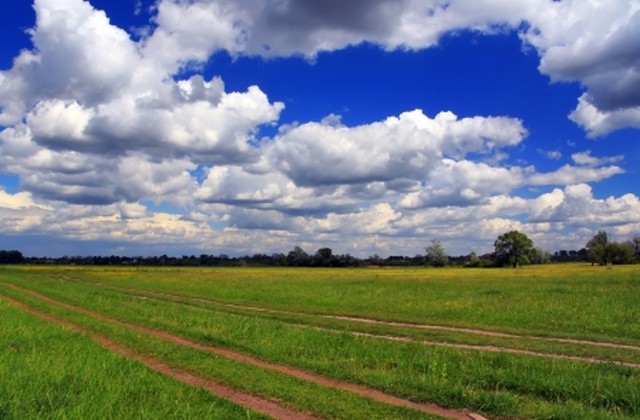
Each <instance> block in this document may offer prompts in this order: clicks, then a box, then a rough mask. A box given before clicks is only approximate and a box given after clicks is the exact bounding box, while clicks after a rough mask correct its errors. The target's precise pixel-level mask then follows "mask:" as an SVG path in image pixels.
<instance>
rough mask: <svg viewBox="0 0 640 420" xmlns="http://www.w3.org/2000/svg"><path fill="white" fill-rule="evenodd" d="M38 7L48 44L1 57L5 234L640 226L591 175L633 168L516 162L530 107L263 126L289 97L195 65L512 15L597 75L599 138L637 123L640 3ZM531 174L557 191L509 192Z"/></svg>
mask: <svg viewBox="0 0 640 420" xmlns="http://www.w3.org/2000/svg"><path fill="white" fill-rule="evenodd" d="M34 9H35V11H36V16H37V23H36V26H35V27H34V28H33V29H32V30H31V31H30V34H31V38H32V41H33V45H34V47H33V48H32V49H31V50H25V51H22V52H21V53H20V54H19V55H18V56H17V57H16V59H15V61H14V63H13V66H12V68H11V69H9V70H7V71H2V72H0V124H1V125H2V126H3V129H2V131H1V132H0V166H1V167H2V168H3V171H4V172H7V173H9V174H14V175H18V176H19V178H20V188H21V189H22V192H19V193H16V194H9V193H7V192H5V191H4V190H0V220H2V224H3V226H4V227H5V228H4V232H9V233H11V234H22V233H24V234H28V233H34V232H39V233H43V234H52V235H61V236H64V237H66V238H72V239H76V240H108V241H127V242H129V243H140V244H143V243H159V244H166V243H179V244H190V245H191V246H194V247H199V248H201V249H208V250H211V247H214V246H218V247H226V249H228V250H229V252H233V251H236V252H239V253H241V252H249V251H255V252H264V251H266V250H278V251H281V250H284V249H286V247H287V246H291V247H292V246H293V245H295V244H305V246H310V247H314V246H317V247H320V246H322V245H323V244H322V242H323V241H329V242H331V243H334V244H335V245H336V246H338V247H343V248H342V249H340V251H341V252H345V251H347V252H348V251H350V249H354V250H356V249H357V250H358V251H359V252H361V253H374V252H380V251H381V250H385V249H393V250H397V251H398V252H399V253H405V254H408V255H410V254H412V253H415V252H421V251H422V249H423V247H424V244H423V243H422V242H424V241H425V239H424V238H425V235H428V236H429V237H432V236H434V232H438V236H442V237H441V238H440V239H442V240H443V242H447V241H449V244H450V245H451V251H452V252H456V250H458V252H468V251H469V245H470V244H471V245H472V246H473V247H485V249H486V243H489V245H490V244H491V243H492V240H493V239H494V238H495V236H496V235H498V234H500V233H502V232H503V231H504V230H508V229H519V230H523V231H525V232H527V233H530V234H531V235H532V236H534V237H535V238H541V240H542V238H545V239H544V240H546V241H547V243H548V244H549V245H551V246H555V243H554V241H557V243H560V242H561V241H565V242H566V239H563V237H562V234H564V233H566V231H565V230H564V229H566V227H567V226H569V225H571V226H577V227H578V228H579V229H584V232H583V231H576V232H577V233H576V232H574V233H571V235H574V236H570V235H569V236H567V237H571V238H572V240H575V241H581V240H582V237H583V236H584V235H586V233H585V232H588V231H589V229H595V228H598V227H600V226H609V227H612V228H613V229H615V230H616V232H631V231H632V230H633V229H637V228H638V220H640V216H639V215H638V208H639V207H640V206H639V204H638V197H636V196H635V195H632V194H627V195H623V196H621V197H610V198H607V199H604V200H603V199H598V198H595V197H594V196H593V193H592V191H591V187H589V186H588V185H587V184H586V183H589V182H597V181H600V180H603V179H606V178H609V177H612V176H614V175H617V174H621V173H623V172H624V169H623V168H622V167H621V166H618V165H619V162H620V161H621V158H620V157H619V156H613V157H595V156H592V155H591V153H590V152H589V151H585V152H579V153H574V154H573V155H572V156H571V157H572V159H573V162H574V163H575V166H574V165H564V166H561V167H559V168H557V169H552V170H549V171H547V172H539V171H538V170H537V169H536V168H535V167H533V166H516V165H511V166H509V163H508V155H507V151H509V148H511V147H514V146H518V145H522V144H523V142H524V139H525V138H526V136H527V135H528V133H527V130H526V129H525V126H524V122H522V121H521V120H519V119H517V118H511V117H499V116H497V117H496V116H475V117H466V118H460V117H458V116H456V115H455V114H453V113H452V112H450V111H445V112H440V113H438V114H437V115H435V116H434V117H430V116H428V115H425V114H424V112H423V111H422V110H419V109H418V110H413V111H408V112H402V111H403V110H398V115H397V116H389V117H388V118H386V119H382V120H380V121H373V122H368V123H362V124H360V125H357V126H353V127H349V126H346V125H343V124H342V123H341V122H340V119H339V117H337V116H335V115H332V116H330V117H329V118H326V119H325V120H323V121H320V122H308V123H304V124H298V125H292V126H281V127H280V130H279V132H278V134H277V135H275V136H274V137H273V138H270V139H257V138H256V137H257V136H258V132H259V129H260V127H261V126H263V125H265V124H273V125H275V124H277V123H278V122H279V118H280V115H281V113H282V111H283V109H284V105H283V104H282V103H280V102H276V101H274V100H272V99H270V98H269V96H268V95H267V93H266V92H265V91H263V90H262V89H261V88H260V87H258V86H250V87H249V88H247V89H246V90H245V91H242V92H228V91H227V90H226V89H225V85H224V82H223V80H222V79H221V78H220V77H215V76H213V77H209V76H207V77H206V78H205V77H204V76H203V75H200V74H198V73H200V71H199V66H202V65H203V64H204V63H205V62H206V61H207V60H208V59H209V57H210V56H211V54H213V53H215V52H217V51H221V50H225V51H227V52H229V53H230V54H231V55H232V56H237V55H242V54H247V55H254V54H255V55H262V56H265V57H276V56H289V55H304V56H306V57H309V58H314V57H315V56H316V55H317V54H319V53H320V52H322V51H332V50H336V49H340V48H344V47H345V46H347V45H354V44H360V43H363V42H372V43H375V44H377V45H380V46H381V47H382V48H384V49H387V50H392V49H398V48H400V49H422V48H428V47H430V46H433V45H435V44H437V43H438V41H439V39H440V37H442V36H443V35H444V34H446V33H450V32H451V31H458V30H473V31H479V32H482V33H495V32H499V31H503V30H509V28H518V29H519V30H520V34H521V37H522V39H523V41H524V42H525V43H527V45H529V46H533V47H534V48H535V49H536V50H537V51H538V53H539V55H540V59H541V61H540V71H541V72H543V73H544V74H547V75H549V76H550V77H551V79H552V80H554V81H578V82H580V83H581V84H582V85H583V86H584V88H585V89H586V92H585V94H584V95H583V96H582V97H581V98H580V99H579V102H578V107H577V108H576V110H575V111H574V112H573V113H572V114H571V118H572V119H573V120H574V121H575V122H576V123H578V124H580V125H582V126H583V127H584V128H585V129H587V131H588V134H589V135H590V136H592V137H596V136H600V135H603V134H606V133H608V132H611V131H613V130H616V129H619V128H622V127H628V126H631V127H640V112H639V111H638V109H640V98H639V97H638V92H640V89H637V87H638V84H639V83H640V82H639V79H638V76H637V75H638V74H640V71H639V68H638V56H639V55H640V53H639V51H638V48H639V47H638V43H637V42H634V41H635V39H636V38H637V35H639V34H638V28H640V25H638V24H637V23H638V19H640V11H639V10H640V5H638V4H637V3H636V2H633V1H629V0H619V1H610V2H582V1H577V0H574V1H572V0H565V1H562V2H547V1H542V0H526V1H520V2H513V1H507V0H481V1H477V2H472V3H469V2H462V1H459V0H452V1H447V2H442V1H439V0H433V1H423V0H400V1H392V0H367V1H365V0H356V1H349V2H344V1H337V0H330V1H327V0H324V1H319V0H313V1H280V0H270V1H258V0H234V1H231V0H207V1H203V0H193V1H181V0H160V1H158V2H157V12H156V14H155V17H154V20H153V22H151V24H150V26H149V27H148V28H146V32H145V35H143V37H142V38H141V39H140V40H138V41H136V40H133V39H132V38H131V37H130V36H129V34H128V33H127V32H125V31H124V30H122V29H120V28H117V27H116V26H114V25H112V24H111V23H110V21H109V19H108V17H107V16H106V14H105V13H104V12H102V11H99V10H96V9H94V8H92V7H91V5H90V3H88V2H85V1H81V0H36V1H35V4H34ZM525 21H526V24H525V23H523V22H525ZM547 156H548V157H549V158H551V159H559V158H560V157H561V153H560V151H550V152H547ZM526 186H537V187H545V186H553V187H556V186H557V187H558V188H555V189H553V190H552V191H550V192H545V193H542V194H541V195H540V196H539V197H534V198H530V199H527V198H523V197H518V196H513V195H512V194H514V191H516V190H517V189H518V188H521V187H526ZM141 201H142V202H146V203H150V202H153V203H154V204H155V205H158V206H160V205H162V204H167V203H168V204H171V205H178V206H180V208H181V211H183V212H184V215H179V214H169V213H167V212H164V211H161V210H157V209H154V208H153V207H148V206H151V205H150V204H147V205H144V204H142V203H141ZM159 208H161V207H159ZM559 232H560V233H559ZM581 235H582V236H581ZM547 238H548V239H547ZM563 243H564V242H563ZM483 244H484V245H483ZM445 245H447V243H445ZM489 247H490V246H489ZM476 249H481V248H476Z"/></svg>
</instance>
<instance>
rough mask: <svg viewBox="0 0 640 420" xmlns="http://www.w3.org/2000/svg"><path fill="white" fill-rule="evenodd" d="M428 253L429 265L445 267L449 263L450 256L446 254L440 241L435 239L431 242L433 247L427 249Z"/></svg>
mask: <svg viewBox="0 0 640 420" xmlns="http://www.w3.org/2000/svg"><path fill="white" fill-rule="evenodd" d="M426 251H427V255H426V260H427V264H429V265H432V266H434V267H444V266H445V265H447V264H448V263H449V256H448V255H447V253H446V252H445V250H444V247H443V246H442V243H440V241H439V240H437V239H433V240H432V241H431V245H429V246H428V247H427V249H426Z"/></svg>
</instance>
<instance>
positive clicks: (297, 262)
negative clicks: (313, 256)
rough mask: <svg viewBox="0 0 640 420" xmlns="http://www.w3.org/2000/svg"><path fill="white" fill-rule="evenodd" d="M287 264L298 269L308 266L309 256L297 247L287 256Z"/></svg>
mask: <svg viewBox="0 0 640 420" xmlns="http://www.w3.org/2000/svg"><path fill="white" fill-rule="evenodd" d="M287 264H288V265H293V266H297V267H302V266H306V265H308V264H309V254H307V253H306V252H305V251H304V249H302V248H301V247H299V246H295V247H294V248H293V250H291V251H289V254H287Z"/></svg>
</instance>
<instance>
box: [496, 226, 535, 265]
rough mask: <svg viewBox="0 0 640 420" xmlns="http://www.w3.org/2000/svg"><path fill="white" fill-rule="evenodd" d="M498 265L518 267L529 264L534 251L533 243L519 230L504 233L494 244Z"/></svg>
mask: <svg viewBox="0 0 640 420" xmlns="http://www.w3.org/2000/svg"><path fill="white" fill-rule="evenodd" d="M493 246H494V247H495V260H496V265H499V266H505V265H510V266H512V267H514V268H515V267H517V266H518V265H521V264H523V263H527V262H529V259H528V257H529V255H530V254H531V252H532V250H533V241H532V240H531V239H529V237H528V236H527V235H525V234H524V233H520V232H518V231H517V230H512V231H511V232H507V233H503V234H502V235H500V236H498V239H496V241H495V242H494V244H493Z"/></svg>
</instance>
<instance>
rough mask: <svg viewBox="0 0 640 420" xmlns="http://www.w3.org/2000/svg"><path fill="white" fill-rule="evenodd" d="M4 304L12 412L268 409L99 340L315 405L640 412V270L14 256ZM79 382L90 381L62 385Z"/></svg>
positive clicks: (351, 412) (345, 410)
mask: <svg viewBox="0 0 640 420" xmlns="http://www.w3.org/2000/svg"><path fill="white" fill-rule="evenodd" d="M16 304H22V305H26V307H27V308H31V309H33V310H34V311H38V313H40V314H49V315H52V316H55V317H56V318H55V319H56V320H57V321H53V320H48V321H45V320H42V319H39V318H38V317H37V316H36V315H34V314H30V313H27V312H26V310H25V307H18V306H16ZM0 312H1V313H2V321H0V328H2V334H1V335H0V348H2V349H3V352H2V356H0V373H1V374H2V377H3V378H4V377H5V375H9V374H10V373H11V370H12V369H13V370H15V371H16V373H15V374H14V375H13V376H15V380H12V381H4V380H3V381H2V382H1V385H0V397H2V399H1V400H0V418H24V415H23V414H25V413H26V414H27V416H29V414H37V415H39V416H43V417H72V418H80V417H84V418H86V416H85V414H86V413H87V412H88V411H93V412H94V414H95V413H97V414H96V415H94V417H96V416H97V417H120V415H119V414H120V413H119V412H116V413H111V412H109V411H108V409H109V408H108V407H103V406H102V404H106V403H105V402H104V401H112V402H115V404H116V406H118V405H119V404H123V405H126V406H127V409H128V410H132V411H131V415H132V416H134V417H149V418H157V417H158V413H165V414H164V415H170V416H172V417H186V418H202V417H203V416H204V417H208V418H215V417H223V418H246V417H247V416H251V415H253V416H255V417H259V416H260V414H259V412H260V410H259V409H258V410H257V411H258V412H254V411H252V410H254V409H253V408H251V407H248V406H247V405H245V404H243V403H242V402H240V403H238V402H236V404H233V403H230V402H227V401H225V399H224V398H219V397H216V396H213V395H211V393H207V392H205V391H203V390H200V389H198V388H197V387H189V386H187V385H184V384H180V383H178V382H176V381H174V380H173V379H171V378H169V377H167V376H166V375H164V376H163V375H162V374H160V373H158V372H153V371H152V370H150V369H149V368H148V367H145V365H144V363H142V364H141V363H140V362H136V361H135V360H131V357H126V355H125V356H122V355H119V354H113V353H114V352H113V351H110V350H108V349H105V348H104V347H101V346H100V344H98V343H96V342H95V340H91V339H90V337H91V334H94V335H95V334H97V335H100V336H101V337H106V338H107V339H109V340H112V341H113V342H114V343H117V344H118V345H120V346H124V347H126V348H127V349H131V350H132V351H134V352H135V353H136V354H137V355H143V356H145V357H149V358H153V359H155V360H159V361H162V363H164V364H166V365H167V366H170V367H171V368H173V369H178V370H180V371H181V372H188V373H189V372H190V374H193V375H198V377H199V378H201V380H203V381H207V380H210V381H214V382H216V383H218V384H221V385H222V386H226V387H229V388H232V389H235V390H237V391H238V392H242V393H245V394H247V395H251V396H255V397H258V398H261V399H262V400H265V401H272V402H275V404H276V405H280V406H282V407H284V408H286V409H289V410H292V412H294V413H299V414H300V415H302V414H304V415H313V416H315V417H321V418H345V419H346V418H349V419H354V418H362V419H365V418H367V419H369V418H421V417H425V418H429V417H432V416H433V415H436V414H439V415H443V416H451V417H456V416H458V418H464V416H465V413H464V412H463V411H462V410H468V411H470V412H475V413H480V414H481V415H483V416H485V417H487V418H492V417H519V418H567V419H574V418H638V417H640V267H638V266H615V267H609V268H603V267H591V266H589V265H549V266H531V267H524V268H521V269H517V270H512V269H459V268H457V269H454V268H451V269H449V268H447V269H431V268H384V269H381V268H367V269H284V268H277V269H276V268H269V269H264V268H260V269H259V268H215V269H214V268H183V269H176V268H123V267H114V268H111V267H97V268H94V267H91V268H88V267H26V266H16V267H11V266H6V267H0ZM64 322H66V323H69V325H73V326H75V331H69V330H68V327H62V326H60V324H61V323H64ZM63 336H64V338H61V337H63ZM16 343H19V344H16ZM6 349H9V350H7V351H5V350H6ZM65 357H68V358H67V359H65ZM46 358H55V359H56V360H60V361H61V362H60V363H59V365H61V367H60V368H56V370H57V371H58V372H57V373H55V371H54V372H47V375H48V374H49V373H51V374H52V375H54V376H55V375H57V376H55V377H54V378H49V379H47V375H40V374H39V372H41V371H45V370H47V369H46V365H45V363H46V362H44V361H41V362H37V360H45V359H46ZM38 363H41V364H38ZM15 366H18V367H19V368H18V369H15ZM76 369H79V372H80V373H75V372H76ZM123 372H126V373H123ZM67 376H69V377H72V378H76V379H77V381H78V382H77V383H78V384H80V385H76V388H73V387H72V388H73V389H68V390H65V388H64V387H62V391H59V389H60V386H59V384H60V383H61V382H65V381H64V380H62V381H61V380H60V378H61V377H62V378H66V377H67ZM149 378H152V379H149ZM29 381H34V382H33V383H37V384H38V386H34V387H29V386H25V384H27V383H29ZM149 381H151V382H152V384H151V385H150V384H149ZM65 383H66V382H65ZM102 384H104V385H102ZM119 384H120V385H121V386H120V385H119ZM94 387H96V388H101V387H103V388H106V389H108V390H109V391H108V392H106V393H105V394H106V396H105V395H102V394H100V395H96V393H92V392H89V391H87V390H88V389H93V388H94ZM78 389H80V390H82V391H84V392H79V391H78ZM149 389H153V390H154V391H153V392H150V394H151V395H152V396H153V398H151V397H149V398H147V399H145V398H136V399H134V398H133V397H132V395H137V394H136V393H144V392H148V390H149ZM141 390H145V391H141ZM176 390H179V391H176ZM58 394H61V395H62V396H61V397H59V398H57V397H56V398H53V400H52V401H53V402H51V403H48V405H47V404H43V403H42V401H47V398H50V397H46V396H48V395H58ZM165 394H166V395H167V396H169V397H168V398H164V397H162V395H165ZM214 394H215V392H214ZM174 396H175V398H173V397H174ZM50 399H51V398H50ZM132 401H135V402H133V403H132ZM431 404H437V407H435V406H432V405H431ZM439 407H440V408H439ZM441 408H444V409H445V410H441V411H438V410H440V409H441ZM122 409H124V408H122ZM446 409H452V410H451V411H447V410H446ZM83 410H84V411H83ZM111 410H114V408H111ZM152 410H153V411H152ZM179 410H187V411H179ZM100 413H105V415H104V416H102V415H100ZM166 413H169V414H166ZM203 413H204V414H203ZM251 413H253V414H251ZM263 414H265V413H264V412H263ZM266 414H268V413H266ZM160 415H162V414H160ZM276 416H277V415H276ZM89 417H91V416H89ZM125 417H130V416H129V415H125Z"/></svg>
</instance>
